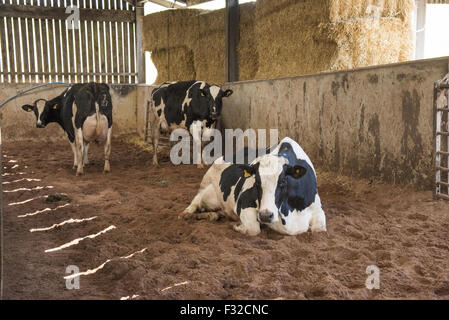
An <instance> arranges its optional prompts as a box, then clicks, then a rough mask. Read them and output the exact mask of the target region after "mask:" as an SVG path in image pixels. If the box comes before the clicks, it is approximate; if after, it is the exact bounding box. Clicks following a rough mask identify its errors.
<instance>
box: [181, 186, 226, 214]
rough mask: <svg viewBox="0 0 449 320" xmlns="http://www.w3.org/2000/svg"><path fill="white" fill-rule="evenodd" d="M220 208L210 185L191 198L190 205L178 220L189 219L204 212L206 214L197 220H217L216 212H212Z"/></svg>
mask: <svg viewBox="0 0 449 320" xmlns="http://www.w3.org/2000/svg"><path fill="white" fill-rule="evenodd" d="M220 208H221V204H220V201H218V199H217V195H216V193H215V190H214V188H213V186H212V185H211V184H210V185H208V186H207V187H206V188H204V189H203V190H201V191H200V192H198V194H197V195H196V196H195V198H193V200H192V202H191V203H190V205H189V206H188V207H187V208H186V209H185V210H184V212H183V213H182V214H180V215H179V217H178V218H180V219H181V218H184V219H188V218H191V217H192V216H193V215H194V214H195V213H198V212H205V211H207V212H206V214H203V215H200V216H198V218H201V217H204V218H205V219H208V220H218V218H219V215H218V214H217V213H216V212H212V211H215V210H219V209H220Z"/></svg>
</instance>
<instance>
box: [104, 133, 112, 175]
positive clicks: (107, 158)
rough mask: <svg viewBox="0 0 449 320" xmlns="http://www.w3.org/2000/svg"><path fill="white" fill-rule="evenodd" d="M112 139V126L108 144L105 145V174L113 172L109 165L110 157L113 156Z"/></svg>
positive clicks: (107, 140)
mask: <svg viewBox="0 0 449 320" xmlns="http://www.w3.org/2000/svg"><path fill="white" fill-rule="evenodd" d="M111 137H112V126H111V127H110V128H109V129H108V137H107V138H106V144H105V145H104V172H105V173H106V172H109V171H111V166H110V164H109V156H110V154H111Z"/></svg>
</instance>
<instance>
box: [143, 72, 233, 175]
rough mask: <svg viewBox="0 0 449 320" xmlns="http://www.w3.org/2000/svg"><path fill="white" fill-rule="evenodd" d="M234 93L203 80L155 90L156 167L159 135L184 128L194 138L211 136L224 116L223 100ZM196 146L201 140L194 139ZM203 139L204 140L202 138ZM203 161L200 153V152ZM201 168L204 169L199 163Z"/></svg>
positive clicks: (153, 131) (152, 106) (152, 111)
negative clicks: (200, 133) (219, 119)
mask: <svg viewBox="0 0 449 320" xmlns="http://www.w3.org/2000/svg"><path fill="white" fill-rule="evenodd" d="M232 93H233V92H232V90H226V91H223V90H222V89H221V88H220V87H219V86H216V85H212V86H211V85H209V84H207V83H206V82H204V81H194V80H193V81H184V82H173V83H167V84H164V85H162V86H161V87H159V88H156V89H154V90H153V92H152V93H151V98H150V101H148V103H149V104H150V114H149V119H150V126H151V139H152V142H153V150H154V156H153V165H157V164H158V161H157V148H158V145H159V136H160V132H161V131H163V132H172V131H174V130H176V129H185V130H188V131H189V132H190V134H192V135H193V132H195V130H198V132H203V134H204V133H205V132H206V131H207V132H208V133H206V135H208V134H209V133H210V132H211V131H210V130H208V129H214V128H215V127H216V123H217V120H218V118H219V117H220V116H221V109H222V105H223V104H222V99H223V98H225V97H229V96H231V95H232ZM193 139H194V143H197V144H200V143H201V141H197V139H198V137H195V136H194V137H193ZM200 139H201V137H200ZM198 152H199V155H198V159H200V155H201V150H199V151H198ZM198 167H200V168H201V167H202V164H199V165H198Z"/></svg>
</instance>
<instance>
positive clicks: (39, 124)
mask: <svg viewBox="0 0 449 320" xmlns="http://www.w3.org/2000/svg"><path fill="white" fill-rule="evenodd" d="M36 127H37V128H45V126H44V125H43V124H42V123H38V124H36Z"/></svg>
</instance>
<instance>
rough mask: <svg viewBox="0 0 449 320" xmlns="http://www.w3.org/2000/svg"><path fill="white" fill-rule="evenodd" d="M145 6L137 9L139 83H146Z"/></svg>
mask: <svg viewBox="0 0 449 320" xmlns="http://www.w3.org/2000/svg"><path fill="white" fill-rule="evenodd" d="M142 36H143V6H137V7H136V38H137V39H136V42H137V44H136V45H137V74H138V76H137V81H138V82H139V83H145V80H146V79H145V52H144V51H143V40H142Z"/></svg>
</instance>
